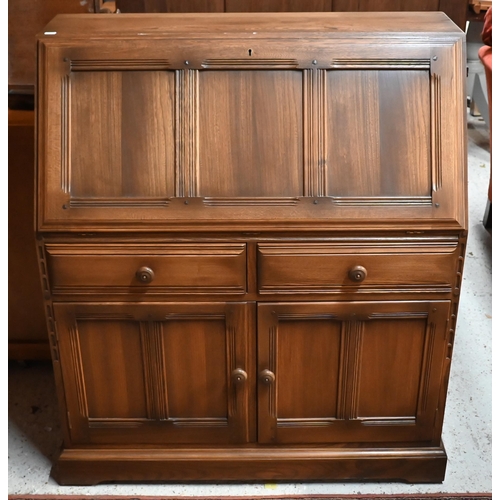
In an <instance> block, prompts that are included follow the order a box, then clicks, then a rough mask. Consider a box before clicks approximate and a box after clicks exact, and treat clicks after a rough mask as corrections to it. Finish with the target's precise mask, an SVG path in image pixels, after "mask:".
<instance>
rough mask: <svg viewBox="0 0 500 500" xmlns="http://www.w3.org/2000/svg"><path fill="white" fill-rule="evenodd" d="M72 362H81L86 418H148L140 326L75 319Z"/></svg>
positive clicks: (113, 321) (110, 321) (79, 367)
mask: <svg viewBox="0 0 500 500" xmlns="http://www.w3.org/2000/svg"><path fill="white" fill-rule="evenodd" d="M76 328H77V330H72V331H71V333H70V335H71V336H72V338H71V341H72V343H75V345H74V346H73V347H74V349H78V348H79V351H80V352H79V354H80V355H79V356H78V354H77V352H76V351H75V357H74V360H75V361H76V362H79V363H81V366H77V367H75V371H76V370H78V369H81V370H82V373H81V376H82V377H83V378H82V381H81V383H82V385H83V390H84V394H85V396H84V397H85V400H86V403H87V415H86V416H87V417H88V418H90V419H92V418H118V419H127V418H147V417H148V412H147V407H146V398H145V391H144V372H143V370H144V367H143V361H142V356H141V332H140V324H139V323H133V322H131V321H130V320H128V321H126V320H108V321H106V320H104V321H103V320H101V321H98V320H97V321H96V320H92V319H87V320H85V319H82V320H78V321H77V324H76Z"/></svg>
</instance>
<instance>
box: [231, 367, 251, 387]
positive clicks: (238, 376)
mask: <svg viewBox="0 0 500 500" xmlns="http://www.w3.org/2000/svg"><path fill="white" fill-rule="evenodd" d="M247 378H248V375H247V372H246V371H245V370H242V369H241V368H236V370H233V373H231V379H232V381H233V383H235V384H243V383H244V382H246V380H247Z"/></svg>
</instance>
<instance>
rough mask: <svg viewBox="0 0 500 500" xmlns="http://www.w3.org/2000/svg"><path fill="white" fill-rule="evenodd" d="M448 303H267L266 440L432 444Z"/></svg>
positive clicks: (261, 315)
mask: <svg viewBox="0 0 500 500" xmlns="http://www.w3.org/2000/svg"><path fill="white" fill-rule="evenodd" d="M449 307H450V305H449V302H447V301H432V302H431V301H412V302H410V301H408V302H364V303H363V302H350V303H340V302H335V303H332V302H330V303H302V304H297V303H296V304H284V303H275V304H262V305H259V307H258V379H259V381H258V422H259V435H258V439H259V442H261V443H271V442H272V443H308V442H309V443H312V442H317V443H319V442H324V443H346V442H358V443H361V442H387V443H389V442H410V441H413V442H416V441H420V442H422V441H426V442H428V443H430V442H431V440H432V437H433V434H434V431H435V428H434V426H435V425H438V424H436V423H435V420H436V419H435V415H436V410H437V407H438V399H439V394H440V388H441V379H442V369H443V362H444V360H445V356H446V335H445V334H446V331H447V330H446V329H447V317H448V313H449Z"/></svg>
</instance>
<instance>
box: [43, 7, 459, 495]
mask: <svg viewBox="0 0 500 500" xmlns="http://www.w3.org/2000/svg"><path fill="white" fill-rule="evenodd" d="M37 40H38V41H37V43H38V76H37V94H36V96H37V121H36V124H37V192H36V213H37V216H36V226H37V242H38V256H39V265H40V274H41V280H42V287H43V292H44V297H45V299H44V300H45V310H46V315H47V324H48V329H49V338H50V348H51V352H52V359H53V365H54V371H55V377H56V382H57V387H58V392H59V400H60V405H61V418H62V421H63V428H64V447H63V450H62V453H61V455H60V458H59V459H58V461H57V463H56V464H55V466H54V468H53V471H52V473H53V475H54V477H55V478H56V480H57V481H58V482H59V483H61V484H82V485H83V484H96V483H99V482H106V481H186V480H189V481H213V480H216V481H226V480H227V481H231V480H238V481H252V480H287V481H297V480H300V481H302V480H315V481H328V480H342V481H345V480H354V481H370V480H376V481H379V480H386V481H391V480H396V481H409V482H440V481H442V480H443V478H444V475H445V468H446V460H447V457H446V452H445V449H444V446H443V444H442V442H441V429H442V424H443V416H444V411H445V401H446V393H447V383H448V377H449V373H450V362H451V357H452V350H453V340H454V336H455V326H456V320H457V314H458V302H459V296H460V287H461V277H462V271H463V265H464V256H465V247H466V238H467V190H466V186H467V177H466V175H467V172H466V141H465V137H466V122H465V111H466V97H465V85H464V82H465V47H464V34H463V32H462V31H461V30H460V29H459V28H457V26H456V25H454V24H453V23H452V22H451V21H450V20H449V19H448V18H447V17H446V15H444V14H442V13H433V12H427V13H424V12H414V13H410V14H408V13H282V14H264V13H260V14H118V15H107V16H92V15H84V14H82V15H59V16H57V17H56V18H55V19H54V20H53V21H52V22H51V23H50V24H49V25H48V26H47V27H46V28H45V30H44V32H42V33H40V34H39V36H38V38H37Z"/></svg>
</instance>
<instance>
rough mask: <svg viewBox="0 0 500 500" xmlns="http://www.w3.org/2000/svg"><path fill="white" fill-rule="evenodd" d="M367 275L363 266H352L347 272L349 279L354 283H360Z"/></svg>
mask: <svg viewBox="0 0 500 500" xmlns="http://www.w3.org/2000/svg"><path fill="white" fill-rule="evenodd" d="M367 275H368V271H367V270H366V268H364V267H363V266H354V267H353V268H352V269H351V270H350V271H349V278H350V279H351V280H352V281H355V282H356V283H361V282H362V281H364V280H365V279H366V276H367Z"/></svg>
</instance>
